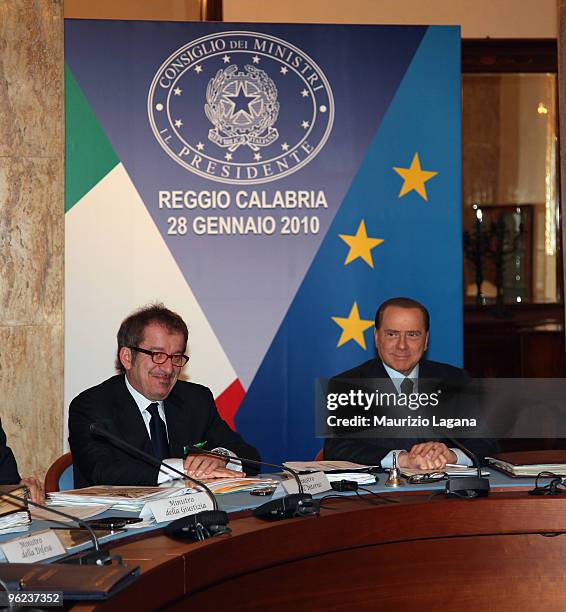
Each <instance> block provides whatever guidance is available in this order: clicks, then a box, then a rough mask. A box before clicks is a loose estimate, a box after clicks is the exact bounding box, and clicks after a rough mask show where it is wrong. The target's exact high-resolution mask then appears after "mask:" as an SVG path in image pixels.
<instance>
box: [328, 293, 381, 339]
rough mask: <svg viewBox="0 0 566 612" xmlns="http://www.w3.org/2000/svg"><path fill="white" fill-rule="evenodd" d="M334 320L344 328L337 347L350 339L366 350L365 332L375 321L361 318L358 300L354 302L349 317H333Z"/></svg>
mask: <svg viewBox="0 0 566 612" xmlns="http://www.w3.org/2000/svg"><path fill="white" fill-rule="evenodd" d="M332 320H333V321H334V323H336V325H338V326H339V327H341V328H342V334H341V336H340V340H338V344H337V348H338V347H340V346H342V345H343V344H346V342H348V341H349V340H354V341H355V342H357V343H358V344H359V345H360V346H361V347H362V348H363V349H364V350H365V348H366V341H365V339H364V332H365V330H366V329H368V327H371V326H372V325H373V321H367V320H364V319H360V312H359V310H358V304H357V303H356V302H354V305H353V306H352V310H350V314H349V315H348V317H347V318H344V317H332Z"/></svg>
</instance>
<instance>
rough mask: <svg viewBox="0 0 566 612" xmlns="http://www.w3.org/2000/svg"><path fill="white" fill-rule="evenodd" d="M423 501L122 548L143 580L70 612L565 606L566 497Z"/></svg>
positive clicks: (415, 495)
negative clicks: (192, 539)
mask: <svg viewBox="0 0 566 612" xmlns="http://www.w3.org/2000/svg"><path fill="white" fill-rule="evenodd" d="M429 494H430V491H426V492H420V491H419V492H409V491H407V492H403V493H398V494H397V493H395V494H391V493H390V492H388V495H389V496H393V497H395V498H396V499H398V500H399V503H397V504H387V505H375V504H372V503H370V502H371V501H373V498H371V496H369V498H368V499H369V500H370V502H367V501H364V500H360V499H359V498H351V497H350V498H345V499H328V500H325V505H324V507H323V509H322V510H321V514H320V516H319V517H310V518H295V519H289V520H285V521H280V522H275V523H270V522H264V521H260V520H258V519H255V518H254V517H253V516H251V514H250V513H249V512H241V513H238V514H236V515H232V516H231V521H230V526H231V528H232V534H231V535H226V536H219V537H217V538H213V539H210V540H207V541H205V542H199V543H187V542H183V541H178V540H172V539H170V538H168V537H166V536H165V535H163V533H162V532H161V531H160V530H159V531H154V532H151V533H149V534H145V535H144V536H142V535H139V536H137V537H134V538H130V539H126V540H122V541H118V542H115V543H114V545H112V547H111V549H112V551H113V552H115V553H117V554H120V555H122V557H123V559H124V561H125V562H126V563H128V564H131V565H139V566H140V567H141V572H142V573H141V576H140V578H139V579H138V580H137V581H136V582H134V583H133V584H131V585H130V586H129V587H127V588H126V589H125V590H124V591H122V592H120V593H118V594H117V595H115V596H114V597H113V598H112V599H110V600H108V601H106V602H98V603H96V604H87V603H81V604H77V605H75V606H74V607H73V610H77V611H78V610H136V611H137V610H157V609H160V610H188V609H192V610H231V611H232V610H287V611H288V610H317V609H329V608H330V609H360V608H361V609H371V610H413V609H414V610H417V609H418V610H434V609H448V610H459V611H461V610H488V609H489V610H491V611H493V612H500V611H502V610H513V611H514V612H516V611H518V610H537V611H538V610H564V609H566V499H565V498H566V496H560V495H559V496H554V497H533V496H529V495H527V493H526V490H522V491H521V490H509V489H507V490H496V491H492V492H491V494H490V496H489V497H487V498H483V499H475V500H461V499H448V498H445V497H443V496H437V497H434V498H432V499H429Z"/></svg>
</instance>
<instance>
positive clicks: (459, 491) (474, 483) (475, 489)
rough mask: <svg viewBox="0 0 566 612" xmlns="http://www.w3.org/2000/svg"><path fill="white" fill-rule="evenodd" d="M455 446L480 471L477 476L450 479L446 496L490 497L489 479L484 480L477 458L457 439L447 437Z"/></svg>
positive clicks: (447, 483) (464, 497) (465, 497)
mask: <svg viewBox="0 0 566 612" xmlns="http://www.w3.org/2000/svg"><path fill="white" fill-rule="evenodd" d="M445 437H446V439H447V440H449V441H450V442H451V443H452V444H454V446H457V447H458V448H459V449H460V450H461V451H462V452H463V453H464V454H465V455H467V456H468V457H470V458H471V460H472V461H473V462H474V466H475V467H476V468H477V470H478V475H477V476H457V477H456V478H453V477H449V478H448V480H447V482H446V489H445V493H446V495H455V496H456V497H461V498H463V499H474V498H475V497H487V495H489V489H490V485H489V479H488V478H484V477H483V476H482V474H481V466H480V462H479V460H478V458H477V456H476V455H475V454H474V453H472V451H471V450H470V449H469V448H466V447H465V446H464V445H463V444H462V443H461V442H460V441H459V440H456V438H451V437H450V436H445Z"/></svg>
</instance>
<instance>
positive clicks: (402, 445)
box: [324, 359, 498, 465]
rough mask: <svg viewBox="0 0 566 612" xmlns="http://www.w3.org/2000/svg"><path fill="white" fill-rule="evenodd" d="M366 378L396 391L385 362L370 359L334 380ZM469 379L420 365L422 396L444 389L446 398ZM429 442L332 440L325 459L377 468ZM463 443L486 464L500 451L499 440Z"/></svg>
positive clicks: (450, 369)
mask: <svg viewBox="0 0 566 612" xmlns="http://www.w3.org/2000/svg"><path fill="white" fill-rule="evenodd" d="M364 378H376V379H382V380H383V384H382V385H381V386H380V391H382V392H383V393H386V392H396V391H395V387H394V385H393V382H392V381H391V379H390V378H389V375H388V374H387V371H386V369H385V368H384V366H383V363H382V361H381V359H370V360H369V361H366V362H365V363H362V364H361V365H359V366H357V367H355V368H353V369H351V370H348V371H347V372H343V373H342V374H338V376H336V377H335V378H334V379H333V380H337V381H339V380H340V379H351V380H355V379H364ZM469 380H470V379H469V376H468V374H467V372H466V371H465V370H461V369H460V368H455V367H454V366H451V365H448V364H446V363H440V362H437V361H427V360H423V361H421V362H420V364H419V387H418V391H419V393H431V392H432V391H436V390H438V389H441V390H442V391H443V395H444V397H445V399H446V398H447V397H448V396H449V395H450V394H451V393H452V392H454V390H458V389H460V388H462V387H464V386H465V385H466V384H467V383H468V382H469ZM436 440H437V441H439V442H444V444H446V445H447V446H448V447H453V446H454V444H453V443H452V442H450V441H449V440H447V439H442V438H441V439H438V438H436ZM428 441H429V440H428V439H425V438H356V439H348V438H343V437H337V438H328V439H327V440H326V441H325V443H324V458H325V459H330V460H332V459H334V460H343V461H354V462H356V463H362V464H366V465H376V464H378V463H379V461H381V459H383V457H385V456H386V455H387V453H389V452H390V451H391V450H395V449H400V450H401V449H404V450H410V449H411V447H412V446H413V445H414V444H419V443H421V442H428ZM460 442H461V443H462V444H464V446H466V447H467V448H469V449H470V450H471V451H472V452H473V453H475V454H476V455H477V456H478V457H479V458H480V461H482V463H483V457H485V456H486V455H491V454H493V453H496V452H498V444H497V442H496V441H495V440H488V439H480V438H469V439H466V440H460Z"/></svg>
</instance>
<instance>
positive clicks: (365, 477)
mask: <svg viewBox="0 0 566 612" xmlns="http://www.w3.org/2000/svg"><path fill="white" fill-rule="evenodd" d="M326 477H327V478H328V480H329V482H340V481H341V480H353V481H354V482H357V483H358V484H359V485H372V484H375V482H376V480H375V476H373V475H372V474H368V473H367V472H340V474H332V473H327V474H326Z"/></svg>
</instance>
